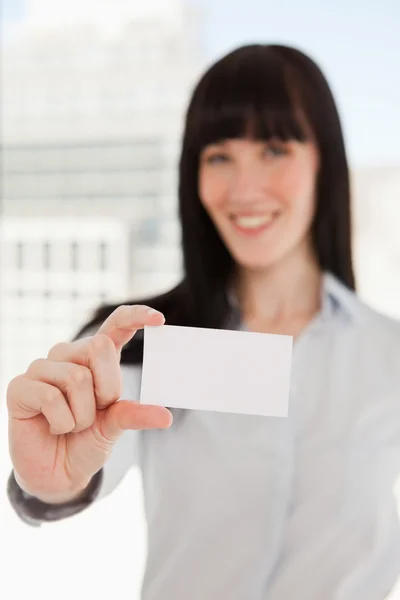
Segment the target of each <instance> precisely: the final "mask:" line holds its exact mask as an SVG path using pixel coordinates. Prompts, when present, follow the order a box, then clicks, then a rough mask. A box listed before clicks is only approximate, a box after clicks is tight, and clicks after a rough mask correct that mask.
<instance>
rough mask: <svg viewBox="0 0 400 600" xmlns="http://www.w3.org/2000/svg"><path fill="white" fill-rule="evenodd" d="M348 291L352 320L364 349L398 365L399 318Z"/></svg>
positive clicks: (399, 347)
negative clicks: (350, 296)
mask: <svg viewBox="0 0 400 600" xmlns="http://www.w3.org/2000/svg"><path fill="white" fill-rule="evenodd" d="M350 293H351V294H352V296H353V299H352V302H353V310H354V313H353V319H352V322H353V326H354V329H355V331H356V332H357V337H358V339H359V340H360V343H361V344H362V345H363V346H364V351H368V354H369V355H371V354H372V355H374V356H375V357H377V356H378V355H379V356H380V357H381V358H383V359H384V360H387V361H388V362H390V363H395V364H396V365H397V366H400V320H399V319H396V318H393V317H390V316H388V315H385V314H384V313H382V312H381V311H379V310H377V309H375V308H373V307H372V306H370V305H369V304H367V303H366V302H365V301H364V300H362V299H361V298H360V297H359V296H358V295H357V294H356V293H354V292H350Z"/></svg>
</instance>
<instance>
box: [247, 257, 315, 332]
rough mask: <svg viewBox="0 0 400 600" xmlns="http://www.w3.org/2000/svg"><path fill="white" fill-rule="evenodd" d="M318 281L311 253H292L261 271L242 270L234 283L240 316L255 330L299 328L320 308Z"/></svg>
mask: <svg viewBox="0 0 400 600" xmlns="http://www.w3.org/2000/svg"><path fill="white" fill-rule="evenodd" d="M321 280H322V273H321V270H320V268H319V266H318V264H317V261H316V259H315V258H314V256H313V255H311V252H310V253H308V254H307V255H306V256H305V255H304V254H303V255H301V254H300V253H298V252H297V253H294V254H293V256H291V257H288V258H286V259H285V261H284V262H282V263H279V264H276V265H274V266H273V267H270V268H268V269H266V270H265V271H249V270H243V271H241V272H240V273H239V274H238V278H237V282H236V292H237V297H238V300H239V304H240V307H241V312H242V315H243V317H244V319H245V321H246V322H247V323H248V324H249V325H252V328H253V329H255V330H257V331H263V330H268V331H271V332H272V331H274V330H278V331H282V332H284V331H285V332H286V331H288V330H291V329H293V330H297V329H299V328H300V329H301V327H302V326H303V325H305V324H306V323H307V322H309V321H310V320H311V319H312V318H313V317H314V316H315V314H316V313H317V312H318V311H319V310H320V308H321Z"/></svg>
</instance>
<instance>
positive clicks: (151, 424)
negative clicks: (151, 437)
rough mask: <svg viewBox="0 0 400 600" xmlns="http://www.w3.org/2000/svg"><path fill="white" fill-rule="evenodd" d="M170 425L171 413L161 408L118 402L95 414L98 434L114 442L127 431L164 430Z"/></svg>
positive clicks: (125, 401)
mask: <svg viewBox="0 0 400 600" xmlns="http://www.w3.org/2000/svg"><path fill="white" fill-rule="evenodd" d="M171 424H172V413H171V412H170V411H169V410H168V409H167V408H164V407H162V406H148V405H144V404H139V403H136V402H132V401H131V400H120V402H116V403H115V404H113V405H112V406H110V407H109V408H107V410H104V411H99V412H98V413H97V427H98V431H99V434H100V435H102V436H103V437H104V438H106V439H107V440H109V441H110V440H111V441H115V440H117V439H118V438H119V437H120V435H121V434H122V433H123V432H124V431H125V430H127V429H166V428H168V427H170V426H171Z"/></svg>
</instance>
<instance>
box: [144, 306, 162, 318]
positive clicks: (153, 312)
mask: <svg viewBox="0 0 400 600" xmlns="http://www.w3.org/2000/svg"><path fill="white" fill-rule="evenodd" d="M147 314H148V315H149V316H150V317H151V316H153V315H161V316H162V313H160V311H158V310H155V309H154V308H148V309H147Z"/></svg>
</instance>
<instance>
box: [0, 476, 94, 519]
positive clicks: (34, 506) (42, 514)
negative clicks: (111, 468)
mask: <svg viewBox="0 0 400 600" xmlns="http://www.w3.org/2000/svg"><path fill="white" fill-rule="evenodd" d="M102 481H103V470H102V469H100V471H98V472H97V473H96V474H95V475H94V476H93V477H92V479H91V480H90V483H89V485H88V486H87V488H86V489H85V490H83V492H82V494H81V495H80V496H79V497H78V498H76V499H75V500H73V501H72V502H65V503H64V504H46V502H42V501H41V500H39V499H38V498H35V497H34V496H30V495H29V494H27V493H26V492H24V491H23V490H22V489H21V488H20V487H19V485H18V483H17V481H16V479H15V477H14V471H12V473H11V475H10V477H9V479H8V484H7V496H8V499H9V501H10V503H11V506H12V507H13V508H14V510H15V512H16V513H17V515H18V516H19V518H20V519H21V520H22V521H24V522H25V523H27V524H28V525H32V526H34V527H39V526H40V525H41V523H44V522H49V521H60V520H61V519H65V518H66V517H71V516H72V515H76V514H77V513H80V512H82V511H83V510H84V509H85V508H87V507H88V506H90V504H93V502H94V501H95V500H96V498H97V496H98V494H99V492H100V487H101V483H102Z"/></svg>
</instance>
